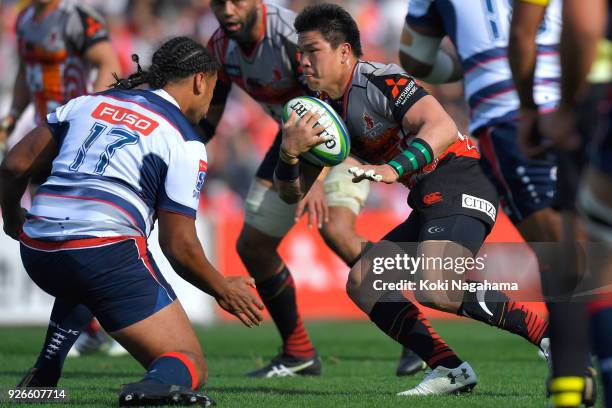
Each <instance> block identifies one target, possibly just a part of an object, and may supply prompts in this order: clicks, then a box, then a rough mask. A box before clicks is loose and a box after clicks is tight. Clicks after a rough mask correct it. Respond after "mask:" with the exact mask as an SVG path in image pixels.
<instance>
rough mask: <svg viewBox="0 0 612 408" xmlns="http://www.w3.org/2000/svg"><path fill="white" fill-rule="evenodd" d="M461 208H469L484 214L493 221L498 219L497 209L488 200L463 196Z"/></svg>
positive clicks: (467, 195)
mask: <svg viewBox="0 0 612 408" xmlns="http://www.w3.org/2000/svg"><path fill="white" fill-rule="evenodd" d="M461 206H462V207H463V208H469V209H471V210H476V211H480V212H483V213H485V214H487V215H488V216H489V218H491V219H492V220H493V221H495V218H496V217H497V208H495V206H494V205H493V204H491V203H490V202H489V201H487V200H483V199H482V198H478V197H474V196H471V195H469V194H463V195H462V196H461Z"/></svg>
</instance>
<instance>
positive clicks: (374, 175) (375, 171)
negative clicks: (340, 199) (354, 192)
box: [348, 164, 399, 184]
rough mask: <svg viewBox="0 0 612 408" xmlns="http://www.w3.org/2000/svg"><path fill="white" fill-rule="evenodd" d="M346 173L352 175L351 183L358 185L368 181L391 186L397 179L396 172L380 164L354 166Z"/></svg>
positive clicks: (386, 165)
mask: <svg viewBox="0 0 612 408" xmlns="http://www.w3.org/2000/svg"><path fill="white" fill-rule="evenodd" d="M348 171H349V173H351V174H352V175H353V183H359V182H360V181H362V180H370V181H375V182H383V183H386V184H392V183H395V182H396V181H397V179H398V178H399V176H398V174H397V172H396V171H395V170H394V169H393V167H391V166H389V165H388V164H381V165H379V166H370V165H366V166H355V167H351V168H349V170H348Z"/></svg>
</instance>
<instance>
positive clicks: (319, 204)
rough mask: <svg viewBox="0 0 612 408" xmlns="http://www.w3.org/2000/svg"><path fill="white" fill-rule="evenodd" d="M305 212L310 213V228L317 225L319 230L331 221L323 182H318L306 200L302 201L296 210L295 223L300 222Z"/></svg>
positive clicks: (311, 188)
mask: <svg viewBox="0 0 612 408" xmlns="http://www.w3.org/2000/svg"><path fill="white" fill-rule="evenodd" d="M304 211H308V228H312V226H313V225H314V224H315V222H316V223H317V227H318V228H319V229H321V228H323V223H324V222H328V221H329V208H328V207H327V201H326V200H325V189H324V187H323V181H322V180H316V181H315V182H314V183H313V184H312V187H310V191H308V194H307V195H306V197H304V199H302V200H300V202H299V203H298V205H297V208H296V209H295V222H298V221H299V220H300V218H302V215H303V214H304Z"/></svg>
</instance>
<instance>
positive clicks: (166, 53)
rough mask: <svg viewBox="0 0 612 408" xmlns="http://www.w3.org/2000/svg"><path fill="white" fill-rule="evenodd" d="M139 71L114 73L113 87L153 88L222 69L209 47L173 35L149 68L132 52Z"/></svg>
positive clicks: (154, 57) (158, 52)
mask: <svg viewBox="0 0 612 408" xmlns="http://www.w3.org/2000/svg"><path fill="white" fill-rule="evenodd" d="M132 61H134V62H135V63H136V67H137V71H136V72H135V73H134V74H132V75H130V76H129V77H127V78H125V79H121V78H119V77H118V76H117V74H113V76H114V77H115V80H116V81H117V82H116V83H114V84H113V85H112V86H113V87H114V88H120V89H132V88H135V87H137V86H139V85H142V84H145V83H147V84H149V85H150V86H151V87H152V88H155V89H158V88H163V87H164V86H166V84H168V83H170V82H174V81H177V80H180V79H183V78H187V77H188V76H189V75H193V74H195V73H198V72H204V73H205V74H210V73H213V72H216V71H217V70H219V68H220V65H219V62H218V61H217V60H216V59H215V57H213V55H212V54H211V53H210V51H208V49H207V48H206V47H204V46H203V45H202V44H200V43H198V42H196V41H194V40H192V39H191V38H189V37H174V38H171V39H169V40H168V41H166V42H165V43H164V44H162V46H161V47H159V49H158V50H157V51H155V54H153V59H152V60H151V66H150V67H149V70H147V71H145V70H143V69H142V67H141V66H140V62H139V58H138V55H137V54H132Z"/></svg>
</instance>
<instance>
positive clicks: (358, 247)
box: [321, 157, 425, 376]
mask: <svg viewBox="0 0 612 408" xmlns="http://www.w3.org/2000/svg"><path fill="white" fill-rule="evenodd" d="M357 164H359V163H358V162H357V160H355V159H354V158H352V157H349V158H347V159H346V161H345V162H344V163H342V164H341V165H338V166H336V167H335V168H333V169H332V171H331V172H330V174H329V175H328V177H327V178H326V179H325V183H324V185H325V193H326V194H325V196H326V200H327V204H328V206H329V221H328V222H326V223H324V224H323V228H322V229H321V236H322V237H323V239H324V240H325V243H326V244H327V246H328V247H329V248H331V250H332V251H334V253H335V254H336V255H338V256H339V257H340V258H341V259H342V260H343V261H344V263H346V264H347V265H348V266H350V267H352V266H353V265H354V264H355V262H357V259H358V258H359V256H360V254H361V252H362V251H363V250H364V247H365V245H366V244H368V243H369V242H368V240H367V239H366V238H365V237H362V236H361V235H359V234H358V233H357V231H356V228H355V224H356V221H357V215H358V214H359V212H360V210H361V208H362V207H363V204H364V202H365V200H366V199H367V196H368V193H369V189H370V186H369V183H368V182H365V181H363V182H361V183H357V184H355V183H353V182H352V180H351V178H352V176H351V175H350V174H349V173H348V168H350V167H351V166H354V165H357ZM423 368H425V364H424V362H423V361H422V360H421V359H420V358H419V357H418V356H416V355H415V354H414V353H413V352H412V351H411V350H410V349H407V348H405V347H404V348H403V349H402V353H401V356H400V359H399V362H398V365H397V368H396V370H395V373H396V374H397V375H398V376H404V375H413V374H415V373H417V372H419V371H421V369H423Z"/></svg>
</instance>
